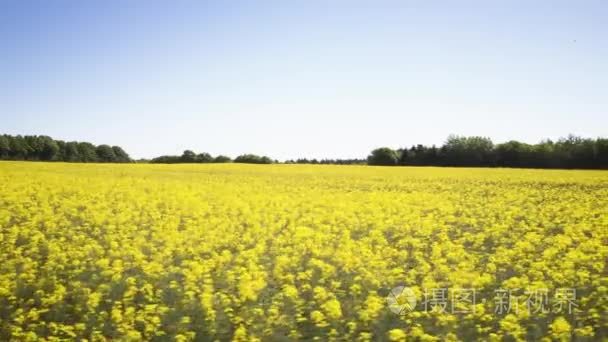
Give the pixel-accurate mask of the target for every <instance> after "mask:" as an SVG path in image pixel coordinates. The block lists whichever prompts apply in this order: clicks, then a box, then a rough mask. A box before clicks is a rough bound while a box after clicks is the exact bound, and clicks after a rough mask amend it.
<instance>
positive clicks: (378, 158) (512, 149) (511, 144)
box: [0, 134, 608, 169]
mask: <svg viewBox="0 0 608 342" xmlns="http://www.w3.org/2000/svg"><path fill="white" fill-rule="evenodd" d="M0 160H40V161H65V162H111V163H126V162H131V161H132V160H131V158H130V157H129V155H128V154H127V153H126V152H125V151H124V150H123V149H122V148H121V147H119V146H110V145H105V144H102V145H98V146H96V145H93V144H91V143H89V142H78V141H69V142H66V141H63V140H54V139H52V138H51V137H48V136H45V135H24V136H22V135H15V136H13V135H8V134H4V135H0ZM141 162H150V163H166V164H175V163H230V162H234V163H249V164H272V163H278V161H277V160H274V159H272V158H270V157H267V156H259V155H256V154H242V155H239V156H238V157H236V158H234V159H232V158H230V157H228V156H225V155H218V156H215V157H214V156H212V155H211V154H209V153H205V152H203V153H198V154H197V153H194V152H193V151H191V150H186V151H184V152H183V153H182V155H176V156H172V155H165V156H160V157H157V158H153V159H151V160H141ZM284 163H285V164H335V165H353V164H367V165H384V166H398V165H411V166H470V167H521V168H562V169H574V168H576V169H608V139H605V138H597V139H589V138H581V137H577V136H573V135H570V136H568V137H566V138H560V139H558V140H556V141H552V140H544V141H541V142H540V143H538V144H527V143H523V142H519V141H515V140H512V141H508V142H505V143H501V144H494V143H493V142H492V140H491V139H490V138H487V137H481V136H471V137H464V136H456V135H451V136H449V137H448V139H447V140H446V142H445V143H444V144H443V145H441V146H435V145H432V146H425V145H420V144H418V145H413V146H411V147H410V148H399V149H392V148H389V147H381V148H377V149H375V150H373V151H372V152H371V154H370V155H369V156H368V157H367V159H320V160H319V159H306V158H300V159H295V160H287V161H285V162H284Z"/></svg>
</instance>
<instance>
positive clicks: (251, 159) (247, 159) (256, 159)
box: [234, 154, 274, 164]
mask: <svg viewBox="0 0 608 342" xmlns="http://www.w3.org/2000/svg"><path fill="white" fill-rule="evenodd" d="M234 162H235V163H247V164H272V163H273V162H274V161H273V160H272V159H270V158H269V157H266V156H258V155H255V154H241V155H240V156H238V157H236V158H234Z"/></svg>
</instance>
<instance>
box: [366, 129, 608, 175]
mask: <svg viewBox="0 0 608 342" xmlns="http://www.w3.org/2000/svg"><path fill="white" fill-rule="evenodd" d="M367 163H368V165H417V166H471V167H521V168H549V169H553V168H560V169H606V168H608V139H604V138H597V139H587V138H581V137H577V136H573V135H570V136H568V137H566V138H560V139H559V140H557V141H552V140H544V141H541V142H540V143H538V144H526V143H522V142H519V141H515V140H512V141H508V142H505V143H502V144H494V143H493V142H492V140H491V139H490V138H486V137H479V136H472V137H462V136H455V135H452V136H450V137H448V139H447V141H446V142H445V143H444V144H443V145H442V146H439V147H437V146H435V145H433V146H424V145H414V146H412V147H410V148H400V149H396V150H393V149H391V148H388V147H382V148H378V149H375V150H373V151H372V152H371V154H370V155H369V156H368V158H367Z"/></svg>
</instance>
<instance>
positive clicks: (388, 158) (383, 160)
mask: <svg viewBox="0 0 608 342" xmlns="http://www.w3.org/2000/svg"><path fill="white" fill-rule="evenodd" d="M398 161H399V156H398V155H397V152H395V151H394V150H392V149H390V148H388V147H380V148H377V149H375V150H373V151H372V153H371V154H370V155H369V156H368V157H367V164H369V165H384V166H393V165H397V162H398Z"/></svg>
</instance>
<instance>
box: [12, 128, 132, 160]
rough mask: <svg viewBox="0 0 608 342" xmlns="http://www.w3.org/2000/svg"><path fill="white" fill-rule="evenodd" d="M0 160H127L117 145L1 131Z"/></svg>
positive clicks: (125, 153) (124, 153)
mask: <svg viewBox="0 0 608 342" xmlns="http://www.w3.org/2000/svg"><path fill="white" fill-rule="evenodd" d="M0 160H38V161H64V162H85V163H88V162H96V163H100V162H101V163H128V162H131V158H130V157H129V154H127V152H125V151H124V150H123V149H122V148H121V147H120V146H110V145H105V144H103V145H97V146H96V145H93V144H91V143H89V142H78V141H67V142H66V141H63V140H55V139H53V138H51V137H48V136H46V135H23V136H22V135H14V136H13V135H8V134H3V135H0Z"/></svg>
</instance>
